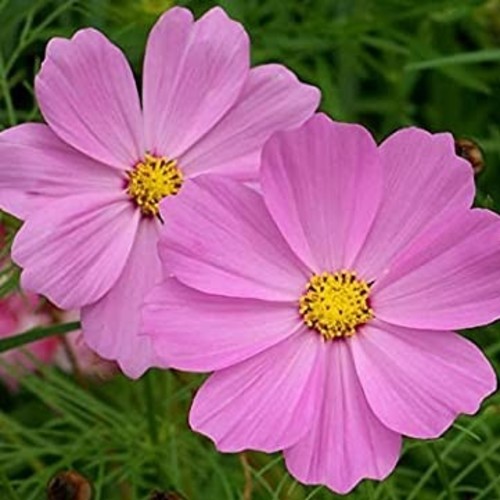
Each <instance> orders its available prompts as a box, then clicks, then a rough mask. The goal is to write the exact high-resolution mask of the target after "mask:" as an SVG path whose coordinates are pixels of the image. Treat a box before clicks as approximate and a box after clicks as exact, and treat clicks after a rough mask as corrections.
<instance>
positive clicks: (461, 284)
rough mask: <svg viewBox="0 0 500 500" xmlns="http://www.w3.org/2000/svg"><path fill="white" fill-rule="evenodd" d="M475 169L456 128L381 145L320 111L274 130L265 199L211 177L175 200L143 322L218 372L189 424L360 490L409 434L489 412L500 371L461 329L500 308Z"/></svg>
mask: <svg viewBox="0 0 500 500" xmlns="http://www.w3.org/2000/svg"><path fill="white" fill-rule="evenodd" d="M472 176H473V174H472V171H471V169H470V167H469V165H468V164H467V163H466V162H465V161H464V160H463V159H460V158H458V157H457V156H456V155H455V153H454V144H453V139H452V137H451V135H449V134H435V135H432V134H430V133H428V132H425V131H423V130H420V129H416V128H409V129H403V130H401V131H399V132H396V133H395V134H393V135H392V136H390V137H389V138H388V139H386V140H385V141H384V142H383V143H382V144H381V145H380V146H377V145H376V144H375V142H374V140H373V139H372V137H371V136H370V134H369V133H368V132H367V131H366V130H365V129H363V128H362V127H360V126H357V125H349V124H342V123H335V122H332V121H331V120H330V119H328V118H327V117H326V116H324V115H321V114H320V115H316V116H315V117H313V118H311V119H310V120H309V121H308V122H307V123H306V124H305V125H303V126H302V127H300V128H299V129H297V130H293V131H289V132H283V133H279V134H276V135H275V136H273V138H271V139H270V140H269V142H268V143H267V144H266V146H265V148H264V151H263V155H262V169H261V183H262V189H263V195H262V196H261V195H260V194H259V193H256V192H254V191H252V190H250V189H248V188H246V187H244V186H241V185H238V184H237V183H235V182H234V181H232V180H229V179H224V178H222V177H220V176H206V177H204V178H201V177H200V178H199V179H196V180H195V181H193V182H192V183H191V184H190V186H186V188H185V189H183V190H182V192H181V193H180V194H179V196H178V198H177V199H176V200H175V206H174V203H173V202H171V201H170V200H169V199H166V200H164V201H163V202H162V205H161V211H164V212H165V214H167V213H168V220H166V222H165V228H164V231H163V235H162V238H161V242H160V255H161V258H162V261H163V263H164V265H165V269H169V270H170V271H173V273H174V276H175V278H172V277H166V279H165V280H164V281H163V283H161V284H160V285H158V286H157V287H156V288H155V289H154V291H153V293H152V294H151V296H150V297H149V299H148V301H147V306H146V309H145V323H144V331H145V332H147V333H148V334H149V336H150V337H151V339H152V341H153V343H154V347H155V349H156V352H157V354H158V356H159V357H160V358H161V359H162V360H163V362H164V363H165V364H168V365H169V366H172V367H174V368H177V369H183V370H190V371H202V372H203V371H204V372H210V371H214V372H215V373H214V374H213V375H211V377H210V378H209V379H208V380H207V381H206V382H205V383H204V385H203V386H202V387H201V389H200V391H199V392H198V393H197V395H196V397H195V400H194V403H193V407H192V409H191V414H190V423H191V426H192V427H193V428H194V429H195V430H197V431H199V432H202V433H203V434H206V435H207V436H209V437H211V438H212V439H213V440H214V441H215V443H216V445H217V447H218V449H220V450H222V451H227V452H236V451H240V450H243V449H256V450H262V451H268V452H273V451H277V450H284V455H285V460H286V464H287V466H288V469H289V470H290V471H291V473H292V474H293V475H294V476H295V477H296V478H297V479H299V480H300V481H302V482H304V483H308V484H318V483H319V484H325V485H328V486H329V487H330V488H331V489H333V490H335V491H338V492H347V491H349V490H351V489H352V488H353V487H354V486H355V485H356V484H357V483H358V482H359V481H360V480H361V479H363V478H374V479H382V478H384V477H386V476H387V475H388V474H389V473H390V472H391V470H392V469H393V468H394V466H395V464H396V462H397V459H398V456H399V452H400V446H401V436H402V435H404V436H411V437H415V438H432V437H436V436H439V435H440V434H441V433H443V432H444V431H445V430H446V429H447V428H448V427H449V426H450V425H451V424H452V422H453V421H454V419H455V418H456V417H457V415H459V414H460V413H474V412H476V411H477V410H478V408H479V405H480V403H481V401H482V400H483V399H484V398H485V397H486V396H487V395H489V394H490V393H491V392H492V391H493V390H494V389H495V386H496V379H495V374H494V372H493V370H492V368H491V366H490V365H489V363H488V362H487V360H486V359H485V357H484V356H483V354H482V353H481V351H480V350H479V349H478V348H477V347H475V346H474V345H473V344H472V343H471V342H469V341H468V340H466V339H465V338H463V337H461V336H459V335H457V334H456V333H453V332H452V330H454V329H462V328H469V327H473V326H477V325H480V324H484V323H488V322H490V321H492V320H494V319H495V318H497V317H498V316H499V315H500V219H499V218H498V216H497V215H495V214H493V213H492V212H489V211H487V210H479V209H471V208H470V207H471V204H472V200H473V196H474V186H473V178H472Z"/></svg>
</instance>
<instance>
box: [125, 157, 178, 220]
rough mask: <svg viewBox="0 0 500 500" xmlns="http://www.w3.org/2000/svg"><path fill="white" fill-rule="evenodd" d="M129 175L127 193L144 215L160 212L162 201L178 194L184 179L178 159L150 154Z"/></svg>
mask: <svg viewBox="0 0 500 500" xmlns="http://www.w3.org/2000/svg"><path fill="white" fill-rule="evenodd" d="M127 175H128V186H127V193H128V194H129V196H130V197H131V198H132V199H133V200H134V201H135V203H136V204H137V206H138V207H139V208H140V209H141V211H142V213H143V214H144V215H153V216H155V215H158V214H159V212H160V208H159V205H160V201H161V200H163V198H165V197H166V196H171V195H175V194H177V193H178V192H179V190H180V188H181V186H182V181H183V177H182V172H181V170H180V169H179V167H178V166H177V161H176V160H168V159H167V158H165V157H163V156H160V157H158V156H152V155H149V154H147V155H145V157H144V160H142V161H140V162H139V163H137V165H136V166H135V167H134V169H133V170H129V171H128V172H127Z"/></svg>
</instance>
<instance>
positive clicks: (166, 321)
mask: <svg viewBox="0 0 500 500" xmlns="http://www.w3.org/2000/svg"><path fill="white" fill-rule="evenodd" d="M143 316H144V323H143V328H142V330H143V331H144V332H146V333H147V334H148V335H150V336H151V338H152V340H153V344H154V346H155V350H156V352H157V353H158V355H159V357H160V358H161V359H162V360H163V362H164V364H165V365H168V366H171V367H172V368H178V369H181V370H190V371H201V372H208V371H212V370H219V369H221V368H226V367H228V366H231V365H234V364H235V363H239V362H240V361H243V360H245V359H247V358H250V357H251V356H254V355H255V354H257V353H259V352H261V351H263V350H265V349H267V348H269V347H271V346H273V345H274V344H277V343H278V342H280V341H282V340H283V339H285V338H287V337H289V336H290V335H292V333H293V332H295V331H297V330H298V329H299V328H300V327H301V323H302V322H301V320H300V316H299V313H298V306H297V305H296V304H287V303H278V302H266V301H261V300H255V299H242V298H231V297H221V296H218V295H208V294H206V293H201V292H198V291H196V290H194V289H192V288H189V287H187V286H185V285H183V284H182V283H180V282H178V281H176V280H175V279H172V278H170V279H167V280H166V281H164V282H163V283H162V284H160V285H159V286H157V287H156V288H155V289H154V291H153V293H152V294H151V295H150V296H149V297H148V298H147V300H146V304H145V308H144V313H143Z"/></svg>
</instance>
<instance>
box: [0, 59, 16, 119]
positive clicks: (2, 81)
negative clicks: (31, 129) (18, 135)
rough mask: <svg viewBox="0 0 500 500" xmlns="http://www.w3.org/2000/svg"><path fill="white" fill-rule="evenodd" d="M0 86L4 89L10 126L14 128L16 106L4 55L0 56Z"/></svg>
mask: <svg viewBox="0 0 500 500" xmlns="http://www.w3.org/2000/svg"><path fill="white" fill-rule="evenodd" d="M0 86H1V87H2V94H3V100H4V101H5V108H6V110H7V118H8V120H9V125H11V126H14V125H16V123H17V119H16V111H15V110H14V104H13V102H12V97H11V95H10V89H9V78H8V71H7V68H6V67H5V64H4V60H3V55H2V54H0Z"/></svg>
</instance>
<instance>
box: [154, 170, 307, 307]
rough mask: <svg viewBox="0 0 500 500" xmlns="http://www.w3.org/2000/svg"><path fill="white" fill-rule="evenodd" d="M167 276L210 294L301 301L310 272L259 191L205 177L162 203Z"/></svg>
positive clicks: (162, 247)
mask: <svg viewBox="0 0 500 500" xmlns="http://www.w3.org/2000/svg"><path fill="white" fill-rule="evenodd" d="M161 213H162V217H163V219H164V221H165V226H164V230H163V232H162V238H161V242H160V255H161V257H162V261H163V265H164V273H165V275H166V276H167V275H168V274H170V273H174V274H175V276H176V277H177V278H178V279H179V280H181V281H182V282H184V283H185V284H187V285H189V286H191V287H194V288H197V289H198V290H202V291H204V292H207V293H214V294H219V295H227V296H232V297H250V298H251V297H253V298H258V299H264V300H292V301H294V302H296V301H297V300H298V297H299V296H300V294H301V293H302V291H303V288H304V287H305V285H306V283H307V281H308V279H309V275H310V272H309V271H307V270H306V269H305V268H304V266H303V265H302V264H301V263H300V261H299V260H298V259H297V258H296V257H295V255H294V254H293V253H292V251H291V250H290V248H289V247H288V245H287V244H286V242H285V241H284V239H283V237H282V236H281V234H280V233H279V230H278V229H277V227H276V225H275V224H274V222H273V221H272V219H271V217H270V215H269V213H268V211H267V209H266V207H265V205H264V202H263V199H262V196H260V195H259V194H258V193H256V192H255V191H253V190H252V189H250V188H247V187H245V186H243V185H241V184H239V183H237V182H235V181H232V180H230V179H228V178H224V177H222V176H220V177H219V176H215V175H202V176H200V177H197V178H196V179H192V180H190V181H189V182H186V183H185V186H183V188H182V190H181V191H180V193H179V195H177V196H175V197H171V198H166V199H165V200H164V201H163V203H162V206H161Z"/></svg>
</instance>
